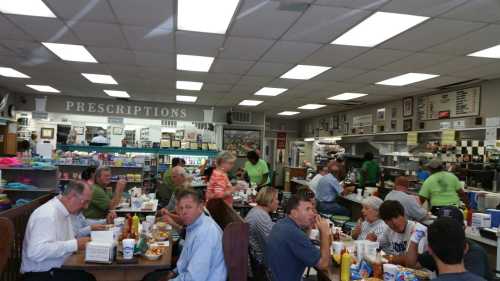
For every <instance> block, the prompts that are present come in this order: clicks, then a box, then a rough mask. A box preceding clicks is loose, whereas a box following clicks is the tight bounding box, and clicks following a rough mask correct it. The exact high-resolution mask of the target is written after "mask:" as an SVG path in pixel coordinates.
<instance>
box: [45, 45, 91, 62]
mask: <svg viewBox="0 0 500 281" xmlns="http://www.w3.org/2000/svg"><path fill="white" fill-rule="evenodd" d="M42 44H43V45H44V46H45V47H47V49H49V50H50V51H52V53H54V54H55V55H56V56H58V57H59V58H60V59H62V60H66V61H79V62H92V63H97V60H96V59H95V58H94V57H93V56H92V54H91V53H90V52H89V51H87V49H86V48H85V47H84V46H82V45H73V44H60V43H48V42H42Z"/></svg>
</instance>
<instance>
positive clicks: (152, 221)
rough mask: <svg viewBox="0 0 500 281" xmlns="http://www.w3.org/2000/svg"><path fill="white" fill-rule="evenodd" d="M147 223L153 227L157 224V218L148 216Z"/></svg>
mask: <svg viewBox="0 0 500 281" xmlns="http://www.w3.org/2000/svg"><path fill="white" fill-rule="evenodd" d="M146 221H147V222H148V223H149V225H153V224H155V221H156V216H146Z"/></svg>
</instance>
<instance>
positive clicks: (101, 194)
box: [83, 167, 127, 220]
mask: <svg viewBox="0 0 500 281" xmlns="http://www.w3.org/2000/svg"><path fill="white" fill-rule="evenodd" d="M126 186H127V181H126V180H124V179H120V180H118V182H117V183H116V187H115V192H114V193H113V192H111V191H109V190H111V169H110V168H109V167H99V168H98V169H97V170H96V172H95V183H94V184H93V185H92V200H91V201H90V205H89V207H88V208H87V209H86V210H84V212H83V214H84V215H85V217H86V218H87V219H93V220H99V219H104V218H106V215H107V214H108V212H109V211H110V210H114V209H115V208H116V207H117V206H118V204H120V201H121V198H122V193H123V191H124V190H125V187H126Z"/></svg>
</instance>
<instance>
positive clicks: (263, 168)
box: [245, 159, 269, 185]
mask: <svg viewBox="0 0 500 281" xmlns="http://www.w3.org/2000/svg"><path fill="white" fill-rule="evenodd" d="M245 172H247V174H248V176H249V177H250V182H251V183H254V184H257V185H259V184H260V183H261V182H262V179H263V178H264V175H265V174H268V173H269V168H268V167H267V163H266V161H264V160H262V159H259V161H258V162H257V164H255V165H253V164H252V163H250V161H246V162H245ZM268 183H269V177H267V181H266V184H268Z"/></svg>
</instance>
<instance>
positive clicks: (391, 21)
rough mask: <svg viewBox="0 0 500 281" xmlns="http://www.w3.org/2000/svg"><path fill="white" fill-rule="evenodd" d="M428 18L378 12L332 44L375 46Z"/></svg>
mask: <svg viewBox="0 0 500 281" xmlns="http://www.w3.org/2000/svg"><path fill="white" fill-rule="evenodd" d="M427 19H429V17H422V16H414V15H407V14H397V13H386V12H376V13H374V14H373V15H371V16H369V17H368V18H366V19H365V20H364V21H362V22H361V23H359V24H358V25H356V26H354V27H353V28H351V29H350V30H349V31H347V32H346V33H344V34H342V35H341V36H340V37H339V38H337V39H335V40H334V41H333V42H332V43H331V44H335V45H349V46H360V47H374V46H376V45H378V44H380V43H382V42H384V41H386V40H388V39H389V38H392V37H394V36H396V35H398V34H400V33H402V32H404V31H405V30H408V29H410V28H412V27H414V26H415V25H417V24H419V23H421V22H424V21H426V20H427Z"/></svg>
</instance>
